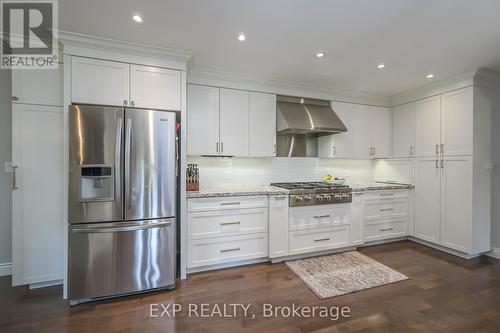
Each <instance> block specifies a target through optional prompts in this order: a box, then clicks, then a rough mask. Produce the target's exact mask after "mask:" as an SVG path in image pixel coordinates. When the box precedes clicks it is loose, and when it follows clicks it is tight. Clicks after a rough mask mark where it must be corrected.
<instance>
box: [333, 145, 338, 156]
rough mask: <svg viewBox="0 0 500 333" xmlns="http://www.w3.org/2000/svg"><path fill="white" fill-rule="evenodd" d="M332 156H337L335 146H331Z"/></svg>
mask: <svg viewBox="0 0 500 333" xmlns="http://www.w3.org/2000/svg"><path fill="white" fill-rule="evenodd" d="M332 155H333V156H335V155H337V147H336V146H332Z"/></svg>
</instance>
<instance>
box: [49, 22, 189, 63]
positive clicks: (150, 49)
mask: <svg viewBox="0 0 500 333" xmlns="http://www.w3.org/2000/svg"><path fill="white" fill-rule="evenodd" d="M58 39H59V42H60V43H61V44H62V45H63V54H70V55H78V56H84V57H95V58H104V59H109V60H115V61H124V62H132V63H138V64H146V65H152V66H166V67H169V68H175V69H180V70H187V68H188V63H189V61H190V59H191V57H192V56H193V54H194V53H193V52H190V51H184V50H177V49H171V48H165V47H157V46H151V45H145V44H139V43H131V42H125V41H120V40H114V39H109V38H104V37H98V36H90V35H84V34H79V33H75V32H69V31H58Z"/></svg>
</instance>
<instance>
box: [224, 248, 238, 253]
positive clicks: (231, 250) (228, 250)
mask: <svg viewBox="0 0 500 333" xmlns="http://www.w3.org/2000/svg"><path fill="white" fill-rule="evenodd" d="M239 250H241V248H240V247H234V248H232V249H222V250H220V252H221V253H224V252H233V251H239Z"/></svg>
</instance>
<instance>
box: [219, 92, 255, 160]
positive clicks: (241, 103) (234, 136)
mask: <svg viewBox="0 0 500 333" xmlns="http://www.w3.org/2000/svg"><path fill="white" fill-rule="evenodd" d="M249 97H250V93H249V92H248V91H244V90H236V89H223V88H221V89H220V145H221V147H220V154H221V155H226V156H248V149H249V140H248V139H249V126H248V123H249Z"/></svg>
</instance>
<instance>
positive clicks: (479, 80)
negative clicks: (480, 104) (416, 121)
mask: <svg viewBox="0 0 500 333" xmlns="http://www.w3.org/2000/svg"><path fill="white" fill-rule="evenodd" d="M499 83H500V73H498V72H495V71H493V70H490V69H486V68H477V69H473V70H469V71H466V72H463V73H461V74H458V75H455V76H452V77H449V78H445V79H442V80H439V81H435V82H432V83H430V84H427V85H425V86H423V87H420V88H416V89H413V90H410V91H407V92H404V93H402V94H398V95H394V96H392V97H391V99H390V103H391V106H397V105H401V104H405V103H410V102H415V101H417V100H420V99H423V98H428V97H432V96H437V95H440V94H443V93H447V92H450V91H453V90H457V89H461V88H465V87H470V86H479V87H484V88H491V89H495V88H496V87H497V85H498V84H499Z"/></svg>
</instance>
